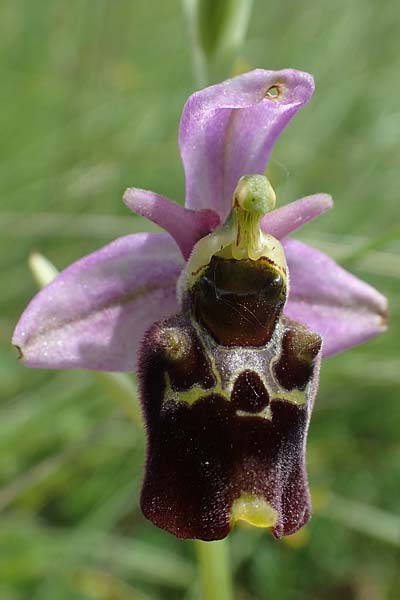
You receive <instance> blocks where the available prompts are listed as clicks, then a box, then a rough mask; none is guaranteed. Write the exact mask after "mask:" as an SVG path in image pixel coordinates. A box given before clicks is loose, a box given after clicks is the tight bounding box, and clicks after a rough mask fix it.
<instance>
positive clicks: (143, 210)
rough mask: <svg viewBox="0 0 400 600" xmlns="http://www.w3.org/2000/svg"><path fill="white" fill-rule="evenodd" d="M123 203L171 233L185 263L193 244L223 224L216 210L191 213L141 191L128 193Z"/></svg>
mask: <svg viewBox="0 0 400 600" xmlns="http://www.w3.org/2000/svg"><path fill="white" fill-rule="evenodd" d="M123 199H124V202H125V204H126V205H127V206H128V207H129V208H130V209H131V210H133V211H134V212H135V213H137V214H139V215H142V216H143V217H146V219H149V220H150V221H153V223H156V224H157V225H159V226H160V227H162V228H163V229H165V230H166V231H168V233H169V234H170V235H172V237H173V238H174V240H175V241H176V243H177V244H178V246H179V248H180V249H181V252H182V254H183V256H184V258H186V259H187V258H188V257H189V255H190V253H191V251H192V248H193V246H194V244H195V243H196V242H198V241H199V240H200V239H201V238H202V237H204V236H205V235H207V234H208V233H210V231H213V230H214V229H215V228H216V227H218V225H219V223H220V219H219V216H218V215H217V213H216V212H214V211H213V210H197V211H195V210H190V209H188V208H184V207H183V206H180V205H179V204H176V203H175V202H172V200H168V198H165V197H164V196H160V195H159V194H155V193H154V192H149V191H147V190H141V189H139V188H129V189H127V190H126V192H125V194H124V198H123Z"/></svg>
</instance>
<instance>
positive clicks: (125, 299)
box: [15, 276, 176, 359]
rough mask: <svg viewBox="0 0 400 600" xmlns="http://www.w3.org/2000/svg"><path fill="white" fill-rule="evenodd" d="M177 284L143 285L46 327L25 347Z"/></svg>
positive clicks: (21, 353)
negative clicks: (63, 329)
mask: <svg viewBox="0 0 400 600" xmlns="http://www.w3.org/2000/svg"><path fill="white" fill-rule="evenodd" d="M175 284H176V276H174V277H169V278H168V279H167V280H164V282H163V283H162V284H161V283H154V284H151V285H143V286H142V287H140V288H138V289H136V290H135V291H134V292H130V293H129V294H125V295H124V296H121V297H120V298H119V299H118V300H116V299H114V300H110V301H109V302H106V303H105V304H103V305H102V306H100V307H99V308H97V309H96V310H95V311H86V312H85V313H82V314H81V315H79V318H76V319H65V320H63V321H58V322H57V323H56V324H49V325H48V326H47V327H44V328H43V329H41V330H39V331H38V332H37V333H35V334H34V335H31V336H28V337H27V339H26V340H25V341H24V345H25V346H28V345H29V344H30V343H32V341H36V340H37V339H38V338H40V337H42V336H44V335H46V334H47V333H49V332H51V331H55V330H56V329H62V328H63V327H67V326H68V325H71V324H72V323H78V322H79V321H84V320H85V319H86V318H88V317H90V316H93V315H96V314H98V313H100V312H102V311H103V310H107V309H110V308H114V307H116V306H119V305H125V304H129V302H132V301H133V300H136V299H137V298H140V297H141V296H143V295H145V294H148V293H151V292H154V291H158V290H162V289H166V288H168V287H170V286H172V285H175ZM15 347H16V348H17V350H18V352H19V353H20V356H19V358H20V359H21V358H23V357H24V352H23V350H22V348H21V346H17V345H15Z"/></svg>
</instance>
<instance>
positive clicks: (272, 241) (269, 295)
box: [13, 69, 386, 540]
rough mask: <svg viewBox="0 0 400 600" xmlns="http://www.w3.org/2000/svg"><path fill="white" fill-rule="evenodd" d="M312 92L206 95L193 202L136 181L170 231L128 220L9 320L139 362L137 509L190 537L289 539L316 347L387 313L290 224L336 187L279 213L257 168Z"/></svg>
mask: <svg viewBox="0 0 400 600" xmlns="http://www.w3.org/2000/svg"><path fill="white" fill-rule="evenodd" d="M313 90H314V83H313V79H312V77H311V76H310V75H308V74H306V73H303V72H300V71H296V70H292V69H286V70H282V71H276V72H274V71H265V70H261V69H257V70H254V71H251V72H249V73H245V74H243V75H240V76H238V77H235V78H233V79H230V80H227V81H225V82H223V83H220V84H217V85H213V86H211V87H208V88H206V89H203V90H201V91H199V92H197V93H195V94H193V95H192V96H191V97H190V98H189V99H188V101H187V102H186V105H185V107H184V110H183V114H182V119H181V124H180V130H179V145H180V151H181V156H182V161H183V166H184V170H185V175H186V201H185V207H182V206H181V205H179V204H176V203H174V202H171V201H170V200H168V199H167V198H165V197H163V196H160V195H158V194H156V193H153V192H150V191H145V190H142V189H137V188H131V189H128V190H127V191H126V193H125V195H124V202H125V203H126V204H127V206H128V207H129V208H130V209H132V210H133V211H134V212H136V213H138V214H141V215H143V216H145V217H147V218H148V219H150V220H152V221H154V222H155V223H156V224H158V225H159V226H161V227H162V228H164V229H165V230H166V232H168V233H165V234H156V233H139V234H133V235H128V236H125V237H122V238H119V239H117V240H115V241H114V242H112V243H111V244H109V245H107V246H105V247H104V248H102V249H100V250H98V251H96V252H94V253H92V254H90V255H88V256H86V257H84V258H82V259H80V260H78V261H77V262H76V263H74V264H73V265H71V266H70V267H68V268H67V269H66V270H65V271H63V272H62V273H60V274H59V275H58V276H57V277H56V278H55V279H54V281H53V282H52V283H50V284H49V285H48V286H47V287H45V288H44V289H43V290H42V291H40V292H39V293H38V294H37V295H36V296H35V298H34V299H33V300H32V301H31V303H30V304H29V306H28V307H27V309H26V310H25V312H24V313H23V315H22V317H21V319H20V321H19V323H18V325H17V327H16V330H15V333H14V337H13V343H14V344H15V345H16V346H17V347H18V348H19V350H20V354H21V359H22V361H23V363H24V364H25V365H27V366H29V367H40V368H50V369H66V368H86V369H94V370H104V371H133V370H136V369H137V367H138V365H139V375H140V382H141V395H142V404H143V408H144V414H145V419H146V424H147V431H148V459H147V468H146V477H145V481H144V486H143V491H142V509H143V512H144V513H145V515H146V516H147V517H148V518H149V519H151V520H152V521H153V522H154V523H156V524H157V525H159V526H160V527H163V528H165V529H167V530H169V531H171V532H172V533H174V534H175V535H177V536H179V537H197V538H200V539H206V540H211V539H219V538H222V537H224V536H225V535H227V533H228V532H229V530H230V529H231V527H232V525H233V524H234V523H235V522H236V521H237V520H245V521H248V522H250V523H253V524H254V525H259V526H265V527H271V528H272V531H273V533H274V535H276V536H277V537H280V536H281V535H287V534H290V533H293V532H294V531H296V530H297V529H299V528H300V527H301V526H302V525H303V524H305V523H306V522H307V520H308V518H309V516H310V511H311V508H310V499H309V492H308V484H307V477H306V472H305V442H306V433H307V428H308V424H309V419H310V414H311V410H312V405H313V402H314V397H315V394H316V390H317V386H318V372H319V362H320V358H321V356H323V357H326V356H330V355H332V354H335V353H337V352H339V351H341V350H344V349H346V348H349V347H351V346H353V345H355V344H359V343H361V342H363V341H365V340H367V339H369V338H371V337H373V336H374V335H376V334H378V333H379V332H381V331H383V329H384V328H385V322H386V316H385V315H386V299H385V298H384V297H383V296H382V295H381V294H380V293H379V292H377V291H376V290H375V289H373V288H372V287H371V286H369V285H368V284H366V283H364V282H363V281H360V280H359V279H357V278H356V277H354V276H353V275H351V274H350V273H348V272H347V271H345V270H344V269H342V268H341V267H340V266H339V265H337V264H336V263H335V262H334V261H333V260H332V259H330V258H329V257H328V256H326V255H324V254H323V253H321V252H320V251H318V250H316V249H314V248H311V247H310V246H308V245H306V244H303V243H300V242H298V241H295V240H292V239H289V238H288V237H287V236H288V235H289V234H291V233H292V232H293V231H295V230H296V229H298V228H299V227H301V226H303V225H304V224H306V223H307V222H309V221H311V220H312V219H314V218H315V217H317V216H318V215H320V214H322V213H323V212H325V211H326V210H328V209H329V208H331V206H332V200H331V198H330V196H328V195H326V194H316V195H313V196H307V197H305V198H302V199H300V200H297V201H296V202H293V203H291V204H289V205H287V206H284V207H282V208H279V209H277V210H273V208H274V203H275V194H274V192H273V190H272V188H271V186H270V184H269V182H268V180H267V179H266V178H265V177H263V176H262V174H263V173H264V171H265V167H266V163H267V160H268V157H269V155H270V152H271V149H272V147H273V144H274V142H275V140H276V139H277V138H278V136H279V135H280V133H281V132H282V131H283V129H284V128H285V127H286V125H287V124H288V122H289V121H290V120H291V119H292V118H293V116H294V115H295V114H296V112H297V111H298V110H299V109H300V108H301V107H302V106H303V105H304V104H305V103H307V102H308V100H309V99H310V97H311V96H312V93H313ZM261 266H262V268H261ZM254 294H255V296H254ZM260 294H261V296H260ZM260 298H261V300H260ZM243 311H245V312H246V313H247V314H244V312H243ZM142 340H143V343H142ZM141 344H142V345H141ZM140 348H141V349H140ZM321 348H322V350H321ZM138 357H139V358H138Z"/></svg>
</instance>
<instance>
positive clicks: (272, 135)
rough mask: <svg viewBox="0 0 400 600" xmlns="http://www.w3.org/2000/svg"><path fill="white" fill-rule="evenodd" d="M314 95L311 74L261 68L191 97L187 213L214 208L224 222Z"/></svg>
mask: <svg viewBox="0 0 400 600" xmlns="http://www.w3.org/2000/svg"><path fill="white" fill-rule="evenodd" d="M313 91H314V80H313V78H312V76H311V75H309V74H308V73H303V72H302V71H296V70H294V69H284V70H282V71H265V70H263V69H255V70H254V71H250V72H249V73H244V74H243V75H239V76H238V77H234V78H233V79H228V80H227V81H224V82H222V83H219V84H217V85H213V86H211V87H208V88H205V89H203V90H200V91H199V92H196V93H195V94H193V95H192V96H190V98H189V99H188V100H187V102H186V104H185V107H184V109H183V113H182V118H181V124H180V129H179V145H180V150H181V156H182V161H183V165H184V169H185V175H186V206H187V208H191V209H196V210H198V209H204V208H206V209H213V210H215V211H216V212H217V213H218V214H219V216H220V218H221V222H223V221H224V220H225V219H226V217H227V216H228V214H229V211H230V209H231V202H232V194H233V191H234V189H235V187H236V184H237V182H238V180H239V179H240V177H241V176H242V175H245V174H248V173H261V174H262V173H264V171H265V166H266V163H267V160H268V157H269V154H270V152H271V149H272V147H273V145H274V143H275V141H276V139H277V138H278V136H279V135H280V133H281V132H282V131H283V129H284V128H285V127H286V125H287V124H288V122H289V121H290V120H291V119H292V117H294V115H295V114H296V112H297V111H298V110H299V109H300V108H301V107H302V106H303V105H304V104H305V103H306V102H308V100H309V99H310V98H311V96H312V93H313Z"/></svg>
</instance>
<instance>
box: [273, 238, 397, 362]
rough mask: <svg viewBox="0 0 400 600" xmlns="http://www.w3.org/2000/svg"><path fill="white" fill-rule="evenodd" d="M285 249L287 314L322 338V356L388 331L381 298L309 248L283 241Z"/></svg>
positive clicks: (375, 291)
mask: <svg viewBox="0 0 400 600" xmlns="http://www.w3.org/2000/svg"><path fill="white" fill-rule="evenodd" d="M283 246H284V249H285V253H286V259H287V263H288V267H289V277H290V292H289V299H288V302H287V304H286V306H285V314H286V315H287V316H288V317H290V318H291V319H294V320H296V321H300V323H303V324H304V325H306V326H308V327H309V328H310V329H312V330H313V331H316V332H318V333H319V334H320V335H321V336H322V338H323V340H324V345H323V356H324V357H327V356H330V355H332V354H336V353H337V352H341V351H342V350H345V349H346V348H350V347H351V346H355V345H357V344H361V342H365V341H366V340H368V339H370V338H372V337H374V336H375V335H377V334H378V333H381V332H382V331H384V330H385V329H386V323H387V300H386V298H385V297H384V296H382V294H380V293H379V292H378V291H377V290H375V289H374V288H373V287H371V286H370V285H368V284H367V283H364V282H363V281H361V280H360V279H358V278H357V277H355V276H354V275H352V274H351V273H349V272H348V271H346V270H345V269H343V268H342V267H340V266H339V265H338V264H336V263H335V261H334V260H332V259H331V258H329V257H328V256H326V254H323V253H322V252H319V251H318V250H315V249H314V248H311V247H310V246H308V245H306V244H303V243H301V242H298V241H295V240H284V242H283Z"/></svg>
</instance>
